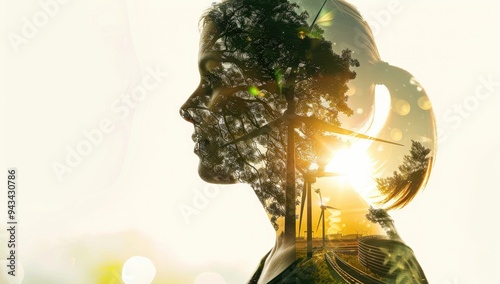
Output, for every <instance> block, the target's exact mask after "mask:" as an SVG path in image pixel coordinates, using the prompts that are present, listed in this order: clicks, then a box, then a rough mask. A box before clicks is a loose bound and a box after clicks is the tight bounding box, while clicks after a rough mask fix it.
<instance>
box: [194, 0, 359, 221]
mask: <svg viewBox="0 0 500 284" xmlns="http://www.w3.org/2000/svg"><path fill="white" fill-rule="evenodd" d="M298 8H299V7H298V5H297V4H292V3H289V2H288V1H287V0H253V1H248V0H234V1H225V2H222V3H220V4H217V5H214V6H213V8H212V9H211V10H210V11H209V12H208V13H207V14H206V15H205V18H204V25H205V29H207V30H209V31H210V32H209V34H207V36H206V37H205V39H204V42H203V43H202V49H204V50H205V51H208V52H207V53H210V54H213V56H212V57H210V58H209V59H206V60H205V61H203V62H201V65H202V66H201V68H202V69H203V72H202V82H201V86H202V87H203V88H204V89H205V90H206V95H205V96H202V97H196V98H193V100H197V101H195V102H193V104H195V105H197V106H198V107H197V108H193V109H192V111H191V113H190V116H191V117H192V120H193V121H194V123H195V126H196V127H197V128H198V129H201V130H200V132H202V133H203V135H204V136H209V137H210V138H211V139H213V140H214V141H216V143H217V144H218V145H219V146H220V147H219V149H218V153H217V155H216V156H213V155H211V154H210V153H209V152H210V149H208V147H204V144H203V143H200V149H199V151H200V153H201V155H205V157H206V159H204V160H203V163H205V164H206V165H205V166H206V167H212V168H213V171H214V173H216V172H217V171H225V172H227V174H232V175H234V177H235V178H236V179H238V180H240V181H241V182H246V183H249V184H251V186H252V187H253V189H254V190H255V192H256V194H257V196H258V198H259V199H260V201H261V202H262V204H263V205H264V206H265V208H266V210H267V211H268V213H269V214H270V215H271V216H272V218H271V220H272V222H273V223H274V224H275V225H276V220H277V218H279V217H281V216H283V215H284V208H285V195H284V184H285V179H286V149H287V148H286V147H287V124H286V123H285V122H286V121H287V119H290V118H289V116H287V114H286V113H285V112H286V110H287V109H288V108H289V107H290V104H291V103H292V104H293V106H294V107H293V109H294V114H296V115H297V116H298V117H301V118H302V119H307V118H317V119H321V120H322V121H324V122H327V123H329V124H331V125H334V126H340V121H339V119H338V116H339V114H340V113H343V114H345V115H348V116H349V115H351V114H352V110H351V109H350V108H349V107H348V105H347V96H346V94H345V93H346V91H347V90H348V87H347V82H348V81H349V80H351V79H354V78H355V73H354V72H353V71H351V70H350V68H351V67H353V66H358V63H357V61H356V60H353V59H352V58H351V52H350V51H349V50H345V51H344V52H342V54H341V55H338V54H335V53H333V51H332V45H331V43H330V42H328V41H326V40H325V39H324V38H323V36H322V33H323V31H322V30H321V29H320V28H319V27H318V26H316V25H314V26H313V27H309V25H308V23H307V19H308V18H309V15H308V14H307V13H306V12H303V13H298V12H297V11H298ZM256 132H258V135H250V134H255V133H256ZM200 136H201V134H200ZM294 136H295V141H296V142H295V143H296V144H295V146H296V147H295V150H296V153H295V154H296V157H295V163H296V170H297V173H298V179H297V185H298V189H299V190H298V192H301V189H300V187H301V186H303V177H302V174H303V173H304V170H305V169H307V168H308V167H309V166H310V165H311V164H313V163H317V164H324V163H325V160H324V159H325V157H326V156H327V151H328V147H331V145H332V144H334V143H337V144H338V143H341V142H340V140H338V139H337V138H336V137H335V136H333V135H331V133H327V132H325V131H324V130H321V129H320V128H318V127H317V126H315V125H311V124H306V123H300V125H298V126H297V127H296V129H295V131H294ZM311 141H313V142H311ZM327 146H328V147H327ZM209 156H210V157H209Z"/></svg>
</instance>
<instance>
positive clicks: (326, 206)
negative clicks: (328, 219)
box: [325, 205, 340, 211]
mask: <svg viewBox="0 0 500 284" xmlns="http://www.w3.org/2000/svg"><path fill="white" fill-rule="evenodd" d="M325 208H328V209H332V210H339V211H340V209H338V208H335V207H332V206H328V205H325Z"/></svg>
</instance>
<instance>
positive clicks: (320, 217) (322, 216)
mask: <svg viewBox="0 0 500 284" xmlns="http://www.w3.org/2000/svg"><path fill="white" fill-rule="evenodd" d="M324 213H325V211H324V210H321V215H319V220H318V226H316V231H318V229H319V224H321V219H322V218H324Z"/></svg>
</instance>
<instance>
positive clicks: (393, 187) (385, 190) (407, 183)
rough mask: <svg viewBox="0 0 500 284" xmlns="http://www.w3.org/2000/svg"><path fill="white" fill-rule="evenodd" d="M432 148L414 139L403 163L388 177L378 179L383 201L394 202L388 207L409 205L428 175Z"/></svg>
mask: <svg viewBox="0 0 500 284" xmlns="http://www.w3.org/2000/svg"><path fill="white" fill-rule="evenodd" d="M430 152H431V150H430V149H429V148H425V147H424V146H423V145H422V144H421V143H420V142H417V141H413V140H412V146H411V149H410V155H405V156H404V158H403V163H402V164H401V165H400V166H399V167H398V171H394V173H393V175H392V176H390V177H387V178H379V179H377V187H378V190H379V191H380V193H381V194H382V195H383V196H384V199H383V200H382V201H381V203H384V204H385V203H388V202H392V204H390V206H389V207H388V209H392V208H401V207H404V206H405V205H407V204H408V203H409V202H410V201H411V200H412V199H413V198H414V197H415V195H416V194H417V193H418V192H419V191H420V189H421V188H422V185H423V184H424V183H425V182H426V180H427V176H428V172H429V171H428V170H429V169H428V167H429V165H430V164H431V159H432V157H430V156H429V154H430Z"/></svg>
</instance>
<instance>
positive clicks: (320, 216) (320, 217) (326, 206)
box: [314, 188, 340, 249]
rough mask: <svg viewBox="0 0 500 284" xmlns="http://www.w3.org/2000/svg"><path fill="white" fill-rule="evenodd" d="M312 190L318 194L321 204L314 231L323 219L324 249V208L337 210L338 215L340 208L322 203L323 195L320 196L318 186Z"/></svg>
mask: <svg viewBox="0 0 500 284" xmlns="http://www.w3.org/2000/svg"><path fill="white" fill-rule="evenodd" d="M314 192H316V193H317V194H319V200H320V202H321V206H320V208H321V215H319V220H318V226H317V227H316V231H317V230H318V228H319V224H320V223H321V221H323V230H322V231H323V249H324V248H325V210H326V209H331V210H338V213H339V215H340V209H338V208H335V207H332V206H328V205H324V204H323V197H321V190H320V189H319V188H318V189H315V190H314Z"/></svg>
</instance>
